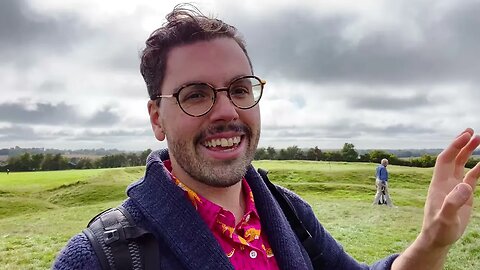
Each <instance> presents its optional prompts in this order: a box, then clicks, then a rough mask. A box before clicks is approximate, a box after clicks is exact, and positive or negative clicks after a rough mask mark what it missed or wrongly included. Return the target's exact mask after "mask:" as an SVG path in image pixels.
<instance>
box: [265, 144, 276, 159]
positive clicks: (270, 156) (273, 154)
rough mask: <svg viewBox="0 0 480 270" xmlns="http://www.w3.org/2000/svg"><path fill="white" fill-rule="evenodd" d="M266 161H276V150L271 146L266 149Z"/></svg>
mask: <svg viewBox="0 0 480 270" xmlns="http://www.w3.org/2000/svg"><path fill="white" fill-rule="evenodd" d="M267 157H268V158H267V159H270V160H274V159H277V158H278V157H277V150H275V148H273V147H272V146H269V147H267Z"/></svg>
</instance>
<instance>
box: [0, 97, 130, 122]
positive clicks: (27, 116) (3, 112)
mask: <svg viewBox="0 0 480 270" xmlns="http://www.w3.org/2000/svg"><path fill="white" fill-rule="evenodd" d="M120 120H121V118H120V116H119V115H118V114H117V113H115V112H114V111H113V110H112V109H111V108H110V107H105V108H103V109H100V110H99V111H96V112H95V113H93V115H91V116H83V115H82V114H80V113H79V111H78V108H76V107H75V106H72V105H69V104H66V103H58V104H50V103H35V104H32V105H27V104H23V103H2V104H0V121H3V122H7V123H12V124H30V125H69V126H79V125H87V126H107V127H111V126H113V125H115V124H117V123H118V122H119V121H120Z"/></svg>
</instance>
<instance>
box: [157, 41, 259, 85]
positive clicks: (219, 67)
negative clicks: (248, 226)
mask: <svg viewBox="0 0 480 270" xmlns="http://www.w3.org/2000/svg"><path fill="white" fill-rule="evenodd" d="M249 74H252V71H251V69H250V64H249V62H248V58H247V56H246V55H245V53H244V52H243V50H242V49H241V48H240V46H239V45H238V44H237V42H236V41H235V40H233V39H232V38H216V39H213V40H209V41H198V42H194V43H192V44H187V45H182V46H178V47H175V48H173V49H171V51H170V52H169V53H168V55H167V65H166V70H165V77H164V84H163V86H164V87H163V88H164V89H165V90H166V91H171V90H168V89H171V88H172V87H178V86H179V85H181V84H185V83H189V82H193V81H202V82H208V83H211V84H213V85H215V86H217V87H218V86H223V85H225V83H227V82H229V81H230V80H231V79H233V78H235V77H238V76H241V75H249Z"/></svg>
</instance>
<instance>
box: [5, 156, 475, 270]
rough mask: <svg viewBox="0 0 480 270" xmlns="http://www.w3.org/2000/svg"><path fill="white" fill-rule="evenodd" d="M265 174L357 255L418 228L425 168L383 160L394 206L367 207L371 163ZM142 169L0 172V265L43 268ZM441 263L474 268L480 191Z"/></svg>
mask: <svg viewBox="0 0 480 270" xmlns="http://www.w3.org/2000/svg"><path fill="white" fill-rule="evenodd" d="M255 166H256V167H262V168H265V169H268V170H269V171H270V173H269V177H270V179H271V180H272V181H273V182H275V183H278V184H281V185H283V186H285V187H288V188H290V189H292V190H293V191H295V192H297V193H298V194H300V195H301V196H302V197H303V198H305V199H306V200H307V201H308V202H309V203H310V204H311V205H312V207H313V209H314V211H315V214H316V215H317V217H318V219H319V220H320V222H321V223H322V224H323V225H324V226H325V228H327V230H328V231H329V232H330V233H331V234H332V235H333V236H334V237H335V238H336V239H337V240H338V241H339V242H341V243H342V245H343V246H344V248H345V250H346V251H347V252H348V253H350V254H351V255H352V256H353V257H355V258H356V259H357V260H359V261H363V262H366V263H372V262H374V261H375V260H377V259H379V258H382V257H385V256H387V255H389V254H392V253H397V252H401V251H402V250H403V249H404V248H405V247H407V246H408V245H409V244H410V243H411V242H412V241H413V240H414V239H415V237H416V235H417V234H418V231H419V229H420V227H421V222H422V215H423V209H422V208H423V205H424V200H425V196H426V192H427V188H428V184H429V181H430V178H431V175H432V169H431V168H430V169H422V168H409V167H399V166H389V167H388V168H389V172H390V176H391V179H390V181H391V182H390V188H391V195H392V198H393V201H394V203H395V204H396V205H397V206H399V208H395V209H390V208H387V207H382V206H372V205H371V202H372V200H373V196H374V193H375V187H374V181H375V178H374V170H375V167H376V164H366V163H334V162H331V163H329V162H309V161H256V162H255ZM143 172H144V168H143V167H133V168H119V169H102V170H82V171H73V170H72V171H57V172H32V173H11V174H10V175H6V174H1V175H0V265H1V267H0V268H4V269H48V268H50V266H51V263H52V262H53V260H54V258H55V255H56V254H57V253H58V251H59V250H60V249H61V248H62V247H63V246H64V245H65V244H66V242H67V241H68V239H69V238H70V237H71V236H73V235H74V234H76V233H78V232H80V231H81V230H82V229H83V228H84V227H85V225H86V224H87V223H88V221H89V220H90V219H91V218H92V217H93V216H94V215H95V214H97V213H98V212H100V211H101V210H103V209H105V208H108V207H112V206H115V205H118V204H119V203H120V202H121V201H122V200H123V199H124V198H125V188H126V186H127V185H128V184H130V183H131V182H133V181H135V180H136V179H138V178H139V177H141V176H142V175H143ZM476 198H477V200H476V202H475V208H476V210H477V212H476V213H474V215H473V217H472V221H471V223H470V225H469V227H468V229H467V231H466V233H465V235H464V236H463V237H462V238H461V239H460V240H459V241H458V242H457V244H456V245H455V246H454V247H453V248H452V250H451V251H450V254H449V258H448V261H447V263H446V267H445V269H448V270H453V269H459V270H460V269H461V270H465V269H480V212H479V205H480V196H479V192H477V193H476Z"/></svg>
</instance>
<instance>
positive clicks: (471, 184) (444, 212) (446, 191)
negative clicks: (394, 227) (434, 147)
mask: <svg viewBox="0 0 480 270" xmlns="http://www.w3.org/2000/svg"><path fill="white" fill-rule="evenodd" d="M479 144H480V136H478V135H474V133H473V130H472V129H470V128H468V129H466V130H465V131H464V132H462V133H461V134H460V135H459V136H458V137H457V138H456V139H455V140H454V141H453V142H452V144H450V146H449V147H448V148H446V149H445V150H444V151H443V152H442V153H441V154H440V155H439V156H438V157H437V162H436V164H435V170H434V174H433V177H432V182H431V183H430V188H429V189H428V197H427V202H426V205H425V216H424V221H423V227H422V234H424V235H423V236H424V237H426V239H425V240H426V241H427V243H429V244H430V245H432V247H444V246H449V245H451V244H453V243H454V242H455V241H457V240H458V239H459V238H460V236H462V234H463V232H464V231H465V228H466V227H467V224H468V222H469V220H470V215H471V213H472V206H473V191H474V190H475V186H476V183H477V180H478V178H479V176H480V164H477V165H476V166H475V167H474V168H473V169H471V170H470V171H468V172H467V173H466V174H465V163H467V161H468V159H469V158H470V156H471V154H472V152H473V151H474V150H475V149H476V148H477V147H478V145H479Z"/></svg>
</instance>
